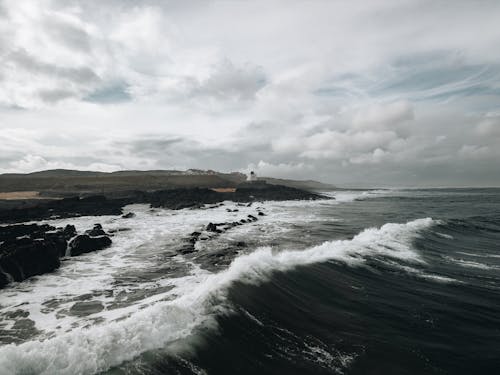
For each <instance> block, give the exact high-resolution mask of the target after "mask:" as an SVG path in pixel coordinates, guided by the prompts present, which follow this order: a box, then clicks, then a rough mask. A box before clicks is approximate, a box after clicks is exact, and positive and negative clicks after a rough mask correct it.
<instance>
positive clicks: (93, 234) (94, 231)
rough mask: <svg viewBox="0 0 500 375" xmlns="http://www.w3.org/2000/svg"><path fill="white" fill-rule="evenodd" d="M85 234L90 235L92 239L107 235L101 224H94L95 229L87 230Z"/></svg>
mask: <svg viewBox="0 0 500 375" xmlns="http://www.w3.org/2000/svg"><path fill="white" fill-rule="evenodd" d="M85 234H88V235H89V236H90V237H99V236H106V235H107V233H106V232H105V231H104V229H102V225H101V224H94V228H92V229H89V230H86V231H85Z"/></svg>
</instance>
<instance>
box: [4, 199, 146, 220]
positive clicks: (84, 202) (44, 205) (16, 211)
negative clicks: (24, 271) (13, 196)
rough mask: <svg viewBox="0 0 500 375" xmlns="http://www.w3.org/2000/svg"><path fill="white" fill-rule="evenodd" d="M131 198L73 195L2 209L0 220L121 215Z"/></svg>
mask: <svg viewBox="0 0 500 375" xmlns="http://www.w3.org/2000/svg"><path fill="white" fill-rule="evenodd" d="M131 199H138V198H136V197H134V198H132V197H131V198H129V199H107V198H106V197H104V196H91V197H86V198H79V197H71V198H64V199H57V200H51V201H49V202H46V201H44V202H41V203H38V204H34V205H29V206H28V207H25V206H23V205H21V206H19V207H14V208H8V209H3V210H0V222H5V223H15V222H21V221H28V220H44V219H49V218H52V217H57V218H65V217H75V216H101V215H121V214H122V207H123V206H124V205H125V204H128V203H132V201H131Z"/></svg>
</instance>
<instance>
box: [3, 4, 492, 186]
mask: <svg viewBox="0 0 500 375" xmlns="http://www.w3.org/2000/svg"><path fill="white" fill-rule="evenodd" d="M499 23H500V1H495V0H492V1H480V0H479V1H461V0H454V1H439V0H437V1H436V0H433V1H427V0H394V1H393V0H380V1H379V0H370V1H326V0H325V1H320V0H318V1H314V0H309V1H297V0H286V1H279V0H262V1H259V0H256V1H243V0H241V1H236V0H234V1H197V0H193V1H180V0H179V1H155V0H107V1H101V0H99V1H98V0H52V1H49V0H32V1H26V0H0V173H11V172H32V171H38V170H44V169H54V168H67V169H80V170H99V171H114V170H123V169H139V170H151V169H188V168H199V169H213V170H218V171H223V172H228V171H242V172H245V171H249V170H255V171H256V173H257V174H258V175H260V176H273V177H284V178H295V179H316V180H320V181H323V182H329V183H334V184H337V185H339V186H360V187H364V186H380V187H388V186H394V187H398V186H405V187H410V186H429V187H438V186H500V27H499Z"/></svg>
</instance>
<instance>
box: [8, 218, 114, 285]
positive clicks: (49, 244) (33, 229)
mask: <svg viewBox="0 0 500 375" xmlns="http://www.w3.org/2000/svg"><path fill="white" fill-rule="evenodd" d="M87 233H89V234H85V235H80V236H79V235H78V234H77V231H76V228H75V227H74V226H73V225H66V227H64V228H55V227H53V226H51V225H48V224H42V225H38V224H18V225H8V226H2V227H0V288H1V287H3V286H5V285H6V284H8V283H9V282H12V281H23V280H25V279H27V278H29V277H32V276H36V275H42V274H44V273H48V272H52V271H54V270H56V269H57V268H59V266H60V264H61V263H60V258H61V257H64V256H65V255H66V250H67V249H68V242H69V244H70V246H69V247H70V249H71V252H72V254H71V255H79V254H82V253H84V252H89V251H94V250H101V249H103V248H106V247H109V246H110V245H111V239H110V238H109V237H108V236H107V234H106V233H105V232H104V230H103V229H102V226H101V225H100V224H96V225H95V226H94V228H93V229H91V230H89V231H87ZM82 237H83V238H82ZM73 249H74V250H73Z"/></svg>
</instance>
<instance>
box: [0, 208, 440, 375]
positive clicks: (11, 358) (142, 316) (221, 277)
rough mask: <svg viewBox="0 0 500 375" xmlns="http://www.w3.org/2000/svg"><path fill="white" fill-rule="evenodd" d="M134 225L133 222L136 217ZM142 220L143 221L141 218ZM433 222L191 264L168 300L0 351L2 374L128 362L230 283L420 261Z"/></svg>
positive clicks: (91, 369)
mask: <svg viewBox="0 0 500 375" xmlns="http://www.w3.org/2000/svg"><path fill="white" fill-rule="evenodd" d="M136 221H137V220H136ZM139 221H140V220H139ZM432 224H433V220H432V219H430V218H426V219H418V220H414V221H411V222H408V223H406V224H386V225H384V226H382V227H381V228H379V229H376V228H371V229H366V230H364V231H363V232H361V233H360V234H358V235H357V236H355V237H354V238H353V239H352V240H339V241H329V242H325V243H323V244H321V245H319V246H314V247H311V248H309V249H306V250H303V251H281V252H275V251H273V249H271V248H270V247H263V248H259V249H257V250H256V251H254V252H253V253H250V254H247V255H242V256H239V257H238V258H236V259H235V260H234V261H233V262H232V264H231V265H230V266H229V267H228V268H227V269H226V270H224V271H221V272H219V273H215V274H214V273H210V272H208V271H204V270H201V269H199V268H196V267H193V268H192V270H191V272H190V273H189V274H188V275H186V276H183V277H178V278H176V279H172V280H171V286H172V287H173V289H171V290H170V291H168V292H166V293H165V295H164V297H167V296H170V298H165V299H166V300H162V299H161V298H160V299H158V298H157V299H156V300H155V301H154V303H142V304H140V305H139V306H137V308H136V309H129V310H128V315H127V316H126V317H124V318H121V319H119V320H113V321H109V320H106V321H105V322H104V323H100V324H99V323H97V324H94V325H91V326H90V327H88V328H84V327H81V326H79V327H77V328H74V329H72V330H70V331H68V332H59V333H57V334H56V335H55V336H53V337H50V338H47V339H45V340H44V341H41V342H40V341H37V340H33V341H28V342H24V343H22V344H19V345H14V344H10V345H5V346H2V347H0V373H2V374H32V373H34V374H92V373H95V372H98V371H103V370H105V369H108V368H110V367H112V366H115V365H118V364H120V363H122V362H124V361H126V360H130V359H132V358H134V357H136V356H137V355H139V354H140V353H142V352H144V351H147V350H151V349H154V348H160V347H164V346H166V345H167V344H168V343H170V342H172V341H174V340H177V339H180V338H183V337H186V336H188V335H191V334H192V332H193V329H195V328H196V327H198V326H200V325H201V324H204V323H205V324H206V323H209V322H210V321H211V320H212V319H213V317H214V315H215V314H216V313H217V312H218V311H220V309H221V308H222V306H224V302H225V300H226V297H227V291H228V288H229V287H230V286H231V285H232V284H233V283H234V282H235V281H238V282H243V283H252V284H259V283H262V282H264V281H265V280H267V279H268V277H269V276H270V275H271V274H272V273H273V272H279V271H287V270H291V269H293V268H295V267H299V266H304V265H308V264H312V263H318V262H326V261H339V262H343V263H347V264H350V265H357V264H361V263H363V262H364V260H365V259H366V258H368V257H372V256H375V257H376V256H383V257H390V258H393V259H402V260H405V261H409V262H422V259H421V257H420V255H419V254H418V253H417V252H416V251H415V250H414V249H412V246H411V244H412V241H413V239H414V238H415V236H417V235H418V232H419V231H420V230H423V229H425V228H427V227H429V226H431V225H432Z"/></svg>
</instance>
